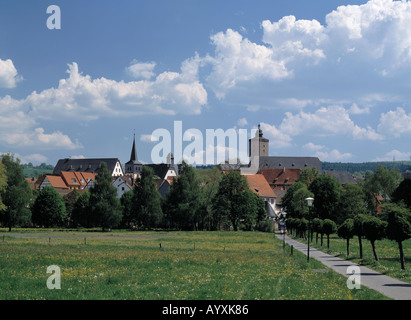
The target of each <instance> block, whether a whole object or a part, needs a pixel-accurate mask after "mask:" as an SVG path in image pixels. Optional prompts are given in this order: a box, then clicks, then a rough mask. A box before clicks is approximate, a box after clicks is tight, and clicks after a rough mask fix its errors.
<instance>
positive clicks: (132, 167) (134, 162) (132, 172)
mask: <svg viewBox="0 0 411 320" xmlns="http://www.w3.org/2000/svg"><path fill="white" fill-rule="evenodd" d="M142 169H143V164H142V163H141V162H140V161H138V158H137V149H136V135H134V138H133V147H132V148H131V154H130V160H129V161H128V162H126V164H125V175H126V176H128V177H130V178H131V179H132V180H133V181H136V180H137V178H139V177H140V175H141V170H142Z"/></svg>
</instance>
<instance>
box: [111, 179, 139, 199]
mask: <svg viewBox="0 0 411 320" xmlns="http://www.w3.org/2000/svg"><path fill="white" fill-rule="evenodd" d="M133 183H134V180H133V178H132V177H130V176H127V175H126V176H120V177H117V178H115V179H114V181H113V186H114V187H115V188H116V189H117V198H121V197H122V196H123V194H124V193H125V192H127V191H131V190H133Z"/></svg>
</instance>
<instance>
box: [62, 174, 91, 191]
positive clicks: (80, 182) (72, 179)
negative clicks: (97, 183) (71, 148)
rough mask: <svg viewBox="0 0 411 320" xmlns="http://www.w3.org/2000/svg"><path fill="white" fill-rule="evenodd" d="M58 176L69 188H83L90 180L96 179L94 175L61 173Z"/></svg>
mask: <svg viewBox="0 0 411 320" xmlns="http://www.w3.org/2000/svg"><path fill="white" fill-rule="evenodd" d="M60 176H61V177H62V178H63V180H64V181H65V183H66V184H67V186H69V187H85V186H86V185H87V184H88V183H89V181H90V180H95V179H96V174H95V173H90V172H78V171H74V172H71V171H61V172H60Z"/></svg>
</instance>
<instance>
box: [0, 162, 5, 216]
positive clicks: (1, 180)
mask: <svg viewBox="0 0 411 320" xmlns="http://www.w3.org/2000/svg"><path fill="white" fill-rule="evenodd" d="M6 188H7V174H6V168H5V167H4V164H3V163H2V162H1V161H0V212H1V211H4V210H6V209H7V207H6V205H5V204H4V203H3V201H2V198H1V195H2V193H3V192H4V191H5V190H6Z"/></svg>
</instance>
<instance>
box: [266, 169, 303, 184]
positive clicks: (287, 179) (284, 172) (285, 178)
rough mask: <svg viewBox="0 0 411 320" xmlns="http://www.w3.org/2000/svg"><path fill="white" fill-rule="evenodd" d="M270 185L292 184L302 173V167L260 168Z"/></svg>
mask: <svg viewBox="0 0 411 320" xmlns="http://www.w3.org/2000/svg"><path fill="white" fill-rule="evenodd" d="M259 173H260V174H262V175H263V176H264V177H265V179H266V180H267V182H268V183H269V184H270V185H292V184H293V183H295V182H296V181H297V180H298V178H299V177H300V174H301V169H287V168H285V169H260V171H259Z"/></svg>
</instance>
